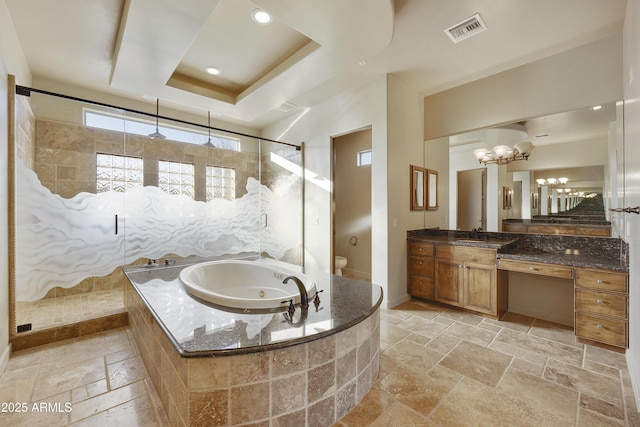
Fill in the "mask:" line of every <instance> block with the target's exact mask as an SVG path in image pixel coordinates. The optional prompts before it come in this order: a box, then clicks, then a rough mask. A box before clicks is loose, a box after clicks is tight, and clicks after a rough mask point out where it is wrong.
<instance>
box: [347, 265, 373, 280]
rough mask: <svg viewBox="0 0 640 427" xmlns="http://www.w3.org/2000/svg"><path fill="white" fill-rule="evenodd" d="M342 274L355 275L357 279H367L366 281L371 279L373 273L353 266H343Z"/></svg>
mask: <svg viewBox="0 0 640 427" xmlns="http://www.w3.org/2000/svg"><path fill="white" fill-rule="evenodd" d="M342 274H343V275H344V276H349V277H353V278H355V279H356V280H366V281H369V282H370V281H371V274H370V273H366V272H364V271H358V270H354V269H351V268H347V267H345V268H343V269H342Z"/></svg>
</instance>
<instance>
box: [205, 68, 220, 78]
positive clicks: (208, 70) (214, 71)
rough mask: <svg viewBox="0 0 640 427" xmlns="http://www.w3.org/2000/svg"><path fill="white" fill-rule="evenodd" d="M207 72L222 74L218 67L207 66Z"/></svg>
mask: <svg viewBox="0 0 640 427" xmlns="http://www.w3.org/2000/svg"><path fill="white" fill-rule="evenodd" d="M207 73H209V74H211V75H212V76H217V75H218V74H220V70H219V69H218V68H216V67H207Z"/></svg>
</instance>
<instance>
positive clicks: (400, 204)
mask: <svg viewBox="0 0 640 427" xmlns="http://www.w3.org/2000/svg"><path fill="white" fill-rule="evenodd" d="M366 126H371V130H372V158H373V164H372V169H371V175H372V194H371V217H372V281H373V283H375V284H378V285H380V286H382V287H383V289H384V301H383V306H384V307H394V306H396V305H398V304H400V303H402V302H403V301H406V300H408V299H409V294H408V293H407V278H406V275H407V253H406V252H407V251H406V238H407V230H415V229H422V228H425V227H442V228H446V227H447V223H446V221H447V218H448V216H449V212H448V210H449V209H448V204H449V198H448V187H449V183H448V178H447V177H448V174H449V171H448V144H447V143H446V141H445V142H444V143H443V142H442V141H437V142H435V143H433V144H432V145H430V146H429V147H428V148H427V149H425V148H424V143H423V138H422V133H421V130H422V100H421V99H420V98H419V96H418V95H417V94H416V93H415V92H413V91H411V90H410V89H409V88H408V87H407V86H406V85H405V84H404V82H403V81H402V80H401V79H399V78H398V77H395V76H393V75H389V76H387V77H386V78H383V79H380V80H377V81H375V82H373V83H371V84H368V85H366V86H364V87H360V88H356V89H352V90H350V91H347V92H345V93H342V94H340V95H339V96H336V97H334V98H332V99H330V100H328V101H326V102H324V103H322V104H320V105H317V106H314V107H312V108H310V109H308V110H307V111H306V112H305V113H304V114H301V115H297V116H293V117H291V118H289V119H286V120H283V121H280V122H278V123H276V124H274V125H272V126H269V127H267V128H265V129H264V130H263V136H264V137H268V138H276V137H277V138H278V139H281V140H285V141H304V142H305V147H306V148H305V150H306V155H305V158H306V167H307V169H309V170H310V171H312V172H314V173H318V174H320V175H322V176H324V177H328V176H329V173H330V162H331V153H330V141H331V138H332V137H335V136H339V135H343V134H345V133H349V132H351V131H353V130H357V129H362V128H363V127H366ZM423 159H424V160H423ZM422 162H424V164H422ZM411 164H414V165H418V166H424V167H427V168H430V169H434V170H437V171H438V172H439V196H440V202H439V204H440V208H439V209H438V210H436V211H429V212H416V211H410V210H409V197H410V194H409V165H411ZM330 200H331V195H330V194H329V192H328V191H325V190H322V189H320V188H318V187H316V186H315V185H313V184H312V183H309V182H308V183H307V191H306V213H305V233H306V235H305V240H306V247H307V251H308V254H307V261H308V262H307V267H309V268H312V267H316V268H319V269H321V270H322V271H327V272H328V271H329V270H330V266H331V263H330V257H331V254H330V247H331V224H330V221H331V212H330V206H331V204H330ZM313 263H315V265H312V264H313Z"/></svg>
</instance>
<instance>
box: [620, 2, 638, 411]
mask: <svg viewBox="0 0 640 427" xmlns="http://www.w3.org/2000/svg"><path fill="white" fill-rule="evenodd" d="M623 70H624V74H623V75H624V80H623V85H622V86H623V87H624V147H625V153H624V154H625V162H624V168H625V183H624V185H625V192H624V202H623V204H624V206H632V207H633V206H638V205H640V0H628V3H627V15H626V19H625V23H624V65H623ZM618 184H620V183H618ZM625 215H626V217H625V222H626V223H625V238H626V240H627V241H628V242H629V256H630V266H629V274H630V276H629V350H628V351H627V362H628V365H629V370H630V374H631V381H632V383H633V386H634V391H635V397H636V406H637V407H638V408H640V398H639V397H640V311H639V310H638V307H640V218H639V216H638V215H635V214H625Z"/></svg>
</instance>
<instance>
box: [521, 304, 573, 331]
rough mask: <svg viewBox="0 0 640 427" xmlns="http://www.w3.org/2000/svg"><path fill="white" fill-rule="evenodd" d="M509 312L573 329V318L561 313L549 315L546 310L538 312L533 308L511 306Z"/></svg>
mask: <svg viewBox="0 0 640 427" xmlns="http://www.w3.org/2000/svg"><path fill="white" fill-rule="evenodd" d="M509 311H510V312H512V313H518V314H524V315H525V316H531V317H535V318H536V319H540V320H546V321H548V322H554V323H560V324H561V325H566V326H571V327H573V316H566V315H563V314H559V313H549V312H547V311H544V310H537V309H535V308H532V307H526V306H520V305H514V304H509Z"/></svg>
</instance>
